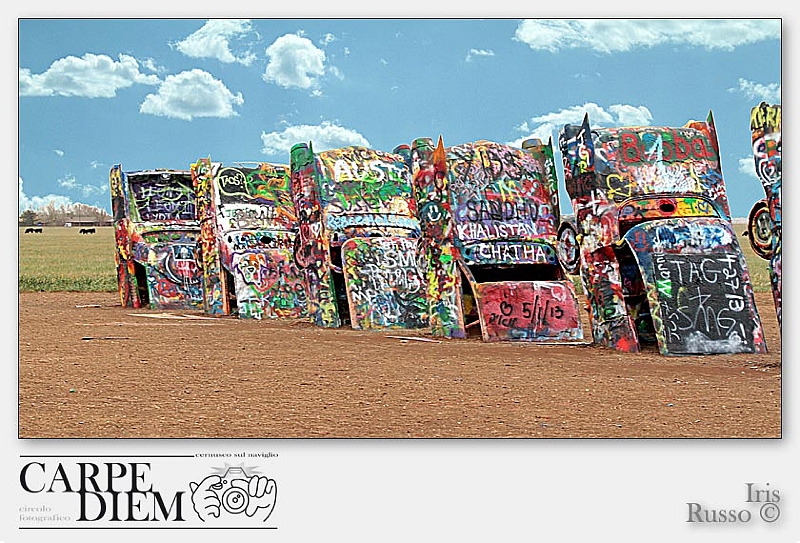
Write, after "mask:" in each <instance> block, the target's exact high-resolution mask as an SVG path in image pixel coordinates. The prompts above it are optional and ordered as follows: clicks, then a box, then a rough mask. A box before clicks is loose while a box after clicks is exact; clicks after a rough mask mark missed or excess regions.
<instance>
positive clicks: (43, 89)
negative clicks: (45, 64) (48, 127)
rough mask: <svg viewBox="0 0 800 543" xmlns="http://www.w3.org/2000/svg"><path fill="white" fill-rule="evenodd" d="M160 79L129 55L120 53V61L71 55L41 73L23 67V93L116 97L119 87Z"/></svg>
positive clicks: (21, 76)
mask: <svg viewBox="0 0 800 543" xmlns="http://www.w3.org/2000/svg"><path fill="white" fill-rule="evenodd" d="M159 82H160V80H159V78H158V76H155V75H145V74H143V73H141V72H140V71H139V62H138V61H137V60H136V59H135V58H134V57H132V56H129V55H120V56H119V60H118V61H115V60H114V59H112V58H111V57H109V56H106V55H95V54H93V53H86V54H85V55H83V56H82V57H80V58H78V57H74V56H67V57H64V58H62V59H59V60H56V61H55V62H53V63H52V64H51V65H50V67H49V68H48V69H47V71H45V72H44V73H41V74H33V73H31V71H30V70H29V69H27V68H20V69H19V95H20V96H80V97H83V98H113V97H114V96H116V94H117V90H119V89H124V88H127V87H130V86H132V85H134V84H143V85H157V84H158V83H159Z"/></svg>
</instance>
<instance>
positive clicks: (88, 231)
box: [78, 228, 95, 234]
mask: <svg viewBox="0 0 800 543" xmlns="http://www.w3.org/2000/svg"><path fill="white" fill-rule="evenodd" d="M94 232H95V230H94V228H81V229H80V230H79V231H78V233H79V234H94Z"/></svg>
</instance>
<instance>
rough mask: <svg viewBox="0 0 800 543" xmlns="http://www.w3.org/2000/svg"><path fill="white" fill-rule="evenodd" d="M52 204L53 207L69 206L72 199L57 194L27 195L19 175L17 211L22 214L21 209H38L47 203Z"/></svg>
mask: <svg viewBox="0 0 800 543" xmlns="http://www.w3.org/2000/svg"><path fill="white" fill-rule="evenodd" d="M51 203H52V204H53V205H54V206H55V207H57V208H58V207H61V206H65V207H69V206H71V205H72V200H70V199H69V197H67V196H61V195H57V194H49V195H47V196H31V197H28V196H27V195H26V194H25V191H24V190H23V189H22V176H19V213H20V214H22V212H23V211H26V210H28V209H31V210H33V211H36V210H38V209H44V208H45V207H46V206H48V205H49V204H51Z"/></svg>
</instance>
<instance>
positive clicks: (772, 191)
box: [747, 102, 783, 326]
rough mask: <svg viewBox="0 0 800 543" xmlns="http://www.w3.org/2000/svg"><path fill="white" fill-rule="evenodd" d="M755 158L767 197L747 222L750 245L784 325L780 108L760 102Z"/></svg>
mask: <svg viewBox="0 0 800 543" xmlns="http://www.w3.org/2000/svg"><path fill="white" fill-rule="evenodd" d="M750 132H751V135H752V143H753V158H754V160H755V169H756V174H757V175H758V179H759V180H760V181H761V184H762V186H763V187H764V192H765V194H766V196H765V198H762V199H761V200H759V201H758V202H756V203H755V204H754V205H753V208H752V209H751V210H750V215H749V217H748V222H747V233H748V238H749V241H750V245H751V247H752V248H753V250H754V251H755V253H756V254H757V255H758V256H760V257H761V258H763V259H765V260H768V261H769V273H770V282H771V283H772V296H773V298H774V300H775V310H776V312H777V316H778V325H781V326H782V324H781V298H782V296H781V247H782V237H783V233H782V227H781V181H782V176H783V173H782V167H781V106H780V104H778V105H770V104H767V103H766V102H761V103H760V104H759V105H758V106H756V107H754V108H753V109H752V110H751V111H750Z"/></svg>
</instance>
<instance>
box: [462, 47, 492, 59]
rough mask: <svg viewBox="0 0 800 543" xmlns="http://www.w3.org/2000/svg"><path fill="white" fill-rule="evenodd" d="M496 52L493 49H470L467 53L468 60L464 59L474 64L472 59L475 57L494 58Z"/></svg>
mask: <svg viewBox="0 0 800 543" xmlns="http://www.w3.org/2000/svg"><path fill="white" fill-rule="evenodd" d="M493 56H494V51H492V50H491V49H470V50H469V52H468V53H467V58H466V59H464V60H466V61H467V62H472V59H473V58H475V57H493Z"/></svg>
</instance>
